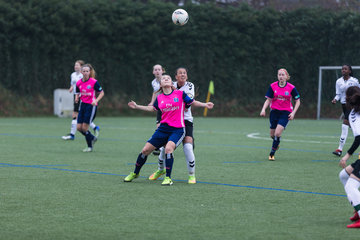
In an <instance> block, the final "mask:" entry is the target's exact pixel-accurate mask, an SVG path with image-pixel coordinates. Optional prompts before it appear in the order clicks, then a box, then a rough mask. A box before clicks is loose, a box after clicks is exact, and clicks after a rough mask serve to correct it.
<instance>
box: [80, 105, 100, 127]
mask: <svg viewBox="0 0 360 240" xmlns="http://www.w3.org/2000/svg"><path fill="white" fill-rule="evenodd" d="M96 110H97V106H93V105H91V104H88V103H83V102H80V107H79V115H78V118H77V123H87V124H90V123H91V122H93V121H94V119H95V117H96Z"/></svg>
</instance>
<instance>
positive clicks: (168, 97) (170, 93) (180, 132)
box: [124, 75, 214, 186]
mask: <svg viewBox="0 0 360 240" xmlns="http://www.w3.org/2000/svg"><path fill="white" fill-rule="evenodd" d="M159 91H160V94H159V95H158V96H157V97H156V100H155V102H154V105H153V106H143V105H137V104H136V103H135V102H134V101H131V102H129V103H128V105H129V107H130V108H133V109H139V110H143V111H149V112H152V111H155V110H157V111H161V113H162V114H161V121H160V126H159V127H158V128H157V129H156V131H155V133H154V134H153V135H152V136H151V138H150V139H149V140H148V141H147V142H146V144H145V146H144V147H143V149H142V151H141V153H140V154H139V156H138V158H137V160H136V164H135V170H134V172H132V173H130V174H129V175H128V176H127V177H126V178H125V179H124V182H131V181H132V180H134V179H135V178H137V177H139V172H140V170H141V167H142V166H143V165H144V164H145V162H146V159H147V156H148V155H149V154H150V153H151V152H152V151H154V150H155V149H156V148H160V147H162V146H165V155H166V157H165V163H166V164H165V165H166V177H165V179H164V181H163V182H162V183H161V185H163V186H167V185H172V184H173V182H172V180H171V178H170V177H171V171H172V166H173V162H174V158H173V154H172V153H173V152H174V150H175V148H176V147H177V146H178V145H179V144H180V143H181V142H182V140H183V138H184V136H185V132H184V128H185V123H184V110H185V107H186V105H190V104H191V105H192V106H198V107H206V108H208V109H212V108H213V106H214V104H213V103H212V102H207V103H202V102H199V101H195V100H193V99H191V98H190V97H189V96H187V95H186V94H185V93H184V92H183V91H180V90H176V89H175V87H174V86H173V84H172V80H171V77H170V76H169V75H163V76H162V77H161V81H160V90H159Z"/></svg>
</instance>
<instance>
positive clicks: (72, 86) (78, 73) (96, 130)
mask: <svg viewBox="0 0 360 240" xmlns="http://www.w3.org/2000/svg"><path fill="white" fill-rule="evenodd" d="M84 64H85V63H84V61H83V60H77V61H76V62H75V64H74V70H75V72H73V73H72V74H71V76H70V79H71V80H70V88H69V92H70V93H73V95H74V110H73V114H72V121H71V127H70V133H69V134H68V135H65V136H62V137H61V138H62V139H64V140H75V133H76V129H77V116H78V114H79V104H80V102H79V101H75V96H76V83H77V82H78V80H80V79H82V78H83V75H82V73H81V67H82V66H83V65H84ZM90 127H91V128H92V129H94V134H95V136H96V137H98V136H99V131H100V127H99V126H96V125H95V123H93V122H91V123H90Z"/></svg>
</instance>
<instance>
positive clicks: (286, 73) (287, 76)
mask: <svg viewBox="0 0 360 240" xmlns="http://www.w3.org/2000/svg"><path fill="white" fill-rule="evenodd" d="M280 71H284V73H285V75H286V81H289V80H290V74H289V73H288V71H287V70H286V69H285V68H280V69H279V70H278V73H279V72H280Z"/></svg>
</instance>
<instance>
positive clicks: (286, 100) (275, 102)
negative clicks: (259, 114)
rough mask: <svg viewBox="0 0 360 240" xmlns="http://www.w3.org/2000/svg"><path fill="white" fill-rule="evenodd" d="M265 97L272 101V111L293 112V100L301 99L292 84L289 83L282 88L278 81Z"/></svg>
mask: <svg viewBox="0 0 360 240" xmlns="http://www.w3.org/2000/svg"><path fill="white" fill-rule="evenodd" d="M265 97H267V98H270V99H272V101H271V105H270V108H271V109H276V110H280V111H289V112H292V111H293V106H292V104H291V99H292V98H294V99H295V100H297V99H299V98H300V95H299V93H298V91H297V90H296V88H295V86H294V85H292V84H291V83H288V82H287V83H286V85H285V86H284V87H280V86H279V82H278V81H276V82H274V83H272V84H271V85H270V87H269V90H268V91H267V93H266V96H265Z"/></svg>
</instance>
